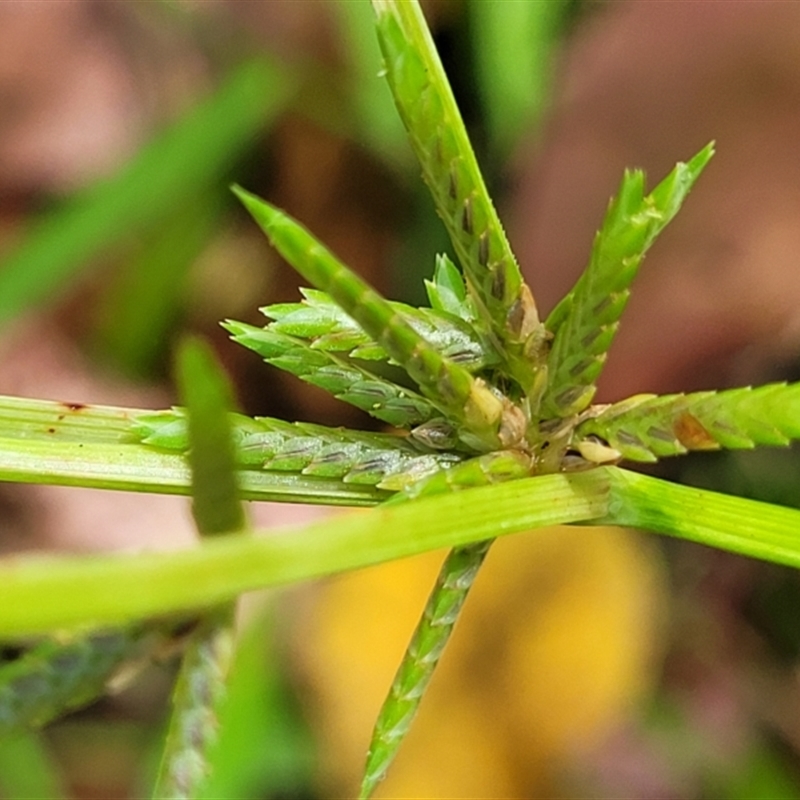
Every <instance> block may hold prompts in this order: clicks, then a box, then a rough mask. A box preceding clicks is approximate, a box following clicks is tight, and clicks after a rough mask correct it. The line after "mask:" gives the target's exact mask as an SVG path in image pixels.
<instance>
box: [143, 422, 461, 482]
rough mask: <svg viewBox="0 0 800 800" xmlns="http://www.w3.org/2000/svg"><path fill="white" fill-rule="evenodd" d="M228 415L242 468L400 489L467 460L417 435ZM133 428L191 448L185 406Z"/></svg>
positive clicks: (148, 440) (160, 442)
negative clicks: (434, 446)
mask: <svg viewBox="0 0 800 800" xmlns="http://www.w3.org/2000/svg"><path fill="white" fill-rule="evenodd" d="M230 419H231V430H232V434H233V440H234V443H235V458H236V463H237V465H238V466H239V467H240V468H255V469H260V470H267V471H274V472H294V473H298V474H302V475H316V476H319V477H326V478H338V479H341V480H343V481H344V482H345V483H356V484H364V485H368V486H378V487H379V488H383V489H387V490H390V491H399V490H402V489H404V488H405V487H406V486H408V485H410V484H412V483H416V482H417V481H420V480H422V479H423V478H426V477H427V476H429V475H432V474H433V473H435V472H438V471H439V470H441V469H444V468H447V467H450V466H452V465H453V464H456V463H459V462H460V461H461V460H462V459H463V456H461V455H459V454H457V453H452V452H443V451H435V450H431V449H430V448H428V447H426V446H425V445H424V444H422V443H421V442H420V441H418V440H417V439H416V438H415V437H414V436H410V437H409V436H393V435H390V434H386V433H372V432H362V431H352V430H348V429H346V428H328V427H325V426H324V425H314V424H312V423H309V422H285V421H284V420H279V419H273V418H271V417H256V418H254V419H252V418H250V417H244V416H242V415H240V414H231V415H230ZM132 428H133V431H134V433H135V434H136V436H137V437H139V438H140V440H141V441H142V442H143V443H144V444H148V445H151V446H153V447H160V448H164V449H168V450H174V451H177V452H179V453H185V452H186V451H187V450H188V448H189V439H188V433H187V427H186V416H185V413H184V411H183V410H181V409H173V410H172V411H157V412H152V413H141V414H138V415H137V416H135V417H134V418H133V420H132Z"/></svg>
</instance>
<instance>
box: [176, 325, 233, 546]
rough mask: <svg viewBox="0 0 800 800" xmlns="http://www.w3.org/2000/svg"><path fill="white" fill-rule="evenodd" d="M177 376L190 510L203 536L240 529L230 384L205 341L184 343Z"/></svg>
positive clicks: (180, 352) (195, 340)
mask: <svg viewBox="0 0 800 800" xmlns="http://www.w3.org/2000/svg"><path fill="white" fill-rule="evenodd" d="M177 379H178V381H177V382H178V387H179V391H180V395H181V397H182V398H183V399H184V402H185V404H186V410H187V420H188V427H189V453H188V458H189V465H190V467H191V470H192V498H193V503H192V514H193V516H194V520H195V523H196V525H197V529H198V531H199V532H200V534H201V535H202V536H212V535H215V534H221V533H231V532H233V531H241V530H244V528H245V514H244V509H243V507H242V502H241V500H240V499H239V487H238V486H237V483H236V457H235V454H234V446H233V438H232V434H231V424H230V417H229V411H230V409H231V406H232V405H233V396H232V394H231V389H230V385H229V383H228V381H227V379H226V377H225V375H224V374H223V373H222V371H221V369H220V367H219V366H217V363H216V361H215V359H214V356H213V355H212V353H211V351H210V349H209V348H208V346H207V345H206V344H205V343H203V342H201V341H200V340H199V339H189V340H187V341H186V342H184V343H183V345H182V346H181V348H180V351H179V354H178V364H177Z"/></svg>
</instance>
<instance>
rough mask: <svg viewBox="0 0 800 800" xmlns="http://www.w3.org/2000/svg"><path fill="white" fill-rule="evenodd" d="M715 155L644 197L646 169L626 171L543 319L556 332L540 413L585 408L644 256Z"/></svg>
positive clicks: (706, 154) (706, 152)
mask: <svg viewBox="0 0 800 800" xmlns="http://www.w3.org/2000/svg"><path fill="white" fill-rule="evenodd" d="M713 153H714V148H713V143H712V144H709V145H707V146H706V147H705V148H703V149H702V150H701V151H700V152H699V153H698V154H697V155H696V156H695V157H694V158H692V159H691V161H689V162H688V163H686V164H678V165H677V166H676V167H675V169H674V170H673V171H672V172H671V173H670V174H669V175H668V176H667V177H666V178H665V179H664V180H663V181H662V182H661V183H660V184H659V185H658V186H657V187H656V188H655V189H654V190H653V191H652V192H651V193H650V194H649V195H647V196H646V197H645V196H644V174H643V173H642V172H641V171H634V172H628V171H626V172H625V176H624V177H623V179H622V184H621V186H620V189H619V193H618V194H617V196H616V198H614V199H613V200H612V201H611V204H610V206H609V209H608V212H607V213H606V216H605V219H604V220H603V226H602V228H601V229H600V231H599V232H598V234H597V236H596V237H595V240H594V245H593V247H592V254H591V258H590V260H589V265H588V267H587V268H586V270H585V271H584V273H583V274H582V275H581V277H580V278H579V279H578V282H577V283H576V284H575V287H574V288H573V289H572V291H571V292H570V293H569V294H568V295H567V296H566V297H565V298H564V299H563V300H562V301H561V302H560V303H559V304H558V305H557V306H556V307H555V309H553V311H552V313H551V314H550V316H549V317H548V318H547V322H546V323H545V325H546V327H547V329H548V331H549V332H550V333H551V334H553V335H554V340H553V344H552V348H551V350H550V356H549V358H548V375H549V383H548V387H547V391H546V393H545V395H544V398H543V401H542V408H541V412H542V416H543V417H544V418H545V419H547V418H554V419H555V418H565V417H569V416H570V415H572V414H577V413H579V412H581V411H583V410H584V409H585V408H586V407H587V406H588V405H589V403H590V402H591V400H592V397H593V396H594V393H595V381H596V379H597V376H598V375H599V374H600V371H601V369H602V368H603V363H604V362H605V358H606V353H607V352H608V348H609V347H610V346H611V342H612V341H613V339H614V335H615V334H616V332H617V326H618V324H619V318H620V315H621V314H622V312H623V311H624V310H625V306H626V304H627V302H628V296H629V286H630V284H631V282H632V281H633V279H634V278H635V277H636V273H637V272H638V269H639V266H640V264H641V262H642V259H643V257H644V254H645V253H646V252H647V250H648V248H649V247H650V245H651V244H652V243H653V240H654V239H655V238H656V236H657V235H658V234H659V233H660V232H661V231H662V230H663V229H664V227H665V226H666V225H667V224H668V223H669V222H670V220H672V218H673V217H674V216H675V214H677V212H678V210H679V209H680V206H681V204H682V203H683V200H684V199H685V197H686V195H687V194H688V193H689V190H690V189H691V188H692V186H693V185H694V182H695V180H696V179H697V178H698V177H699V175H700V173H701V172H702V171H703V168H704V167H705V166H706V164H707V163H708V161H709V159H710V158H711V156H712V155H713Z"/></svg>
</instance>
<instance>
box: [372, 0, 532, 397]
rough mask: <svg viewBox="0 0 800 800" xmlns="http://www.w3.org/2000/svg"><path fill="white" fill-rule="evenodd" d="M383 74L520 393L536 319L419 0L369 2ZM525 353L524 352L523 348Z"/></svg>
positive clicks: (527, 378) (528, 372)
mask: <svg viewBox="0 0 800 800" xmlns="http://www.w3.org/2000/svg"><path fill="white" fill-rule="evenodd" d="M373 7H374V8H375V12H376V15H377V31H378V39H379V41H380V45H381V50H382V51H383V55H384V63H385V69H386V77H387V80H388V81H389V85H390V87H391V89H392V94H393V96H394V99H395V103H396V105H397V109H398V111H399V113H400V116H401V117H402V119H403V122H404V123H405V126H406V128H407V130H408V133H409V137H410V140H411V144H412V146H413V148H414V152H415V154H416V156H417V158H418V160H419V162H420V164H421V165H422V174H423V177H424V178H425V181H426V183H427V184H428V187H429V188H430V190H431V193H432V195H433V198H434V201H435V203H436V209H437V211H438V213H439V216H440V217H441V218H442V220H443V222H444V224H445V227H446V228H447V232H448V234H449V235H450V238H451V240H452V242H453V247H454V248H455V251H456V254H457V255H458V258H459V261H460V262H461V266H462V268H463V270H464V273H465V275H466V276H467V279H468V281H469V287H470V289H471V291H472V292H473V293H474V296H475V299H476V301H477V303H478V305H479V307H481V308H482V309H485V313H484V314H483V315H481V316H482V318H483V322H484V324H487V325H489V326H490V330H491V333H492V334H493V335H494V337H495V338H496V340H497V342H498V346H499V349H500V351H501V353H502V355H503V356H504V359H505V361H506V364H507V368H508V372H509V374H511V375H512V376H513V377H514V378H515V379H516V380H517V382H518V383H519V384H520V386H521V387H522V388H523V390H524V391H526V392H528V391H529V390H531V388H532V387H533V386H534V384H535V383H536V372H537V367H539V366H541V365H540V364H537V363H536V359H531V357H530V356H531V354H532V352H533V351H532V349H531V348H530V347H526V345H527V344H528V342H529V340H530V339H531V338H533V337H535V336H536V332H537V330H538V328H539V319H538V315H537V312H536V306H535V303H534V301H533V296H532V295H531V293H530V290H529V289H528V287H527V285H526V284H525V283H524V281H523V279H522V274H521V272H520V269H519V266H518V264H517V261H516V258H515V257H514V254H513V252H512V251H511V247H510V246H509V243H508V240H507V238H506V235H505V232H504V231H503V227H502V225H501V223H500V220H499V218H498V216H497V212H496V211H495V208H494V205H493V203H492V201H491V198H490V197H489V193H488V192H487V190H486V185H485V183H484V180H483V176H482V175H481V172H480V168H479V167H478V162H477V160H476V158H475V154H474V152H473V149H472V145H471V144H470V141H469V137H468V136H467V133H466V129H465V128H464V124H463V121H462V119H461V114H460V112H459V110H458V106H457V105H456V102H455V99H454V97H453V93H452V91H451V89H450V85H449V83H448V81H447V77H446V75H445V73H444V69H443V67H442V64H441V61H440V60H439V56H438V54H437V52H436V47H435V46H434V44H433V41H432V39H431V36H430V32H429V31H428V28H427V26H426V24H425V20H424V17H423V15H422V11H421V9H420V7H419V5H418V3H417V2H416V1H414V2H410V0H399V1H398V0H373ZM526 351H527V352H526Z"/></svg>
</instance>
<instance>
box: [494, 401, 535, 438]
mask: <svg viewBox="0 0 800 800" xmlns="http://www.w3.org/2000/svg"><path fill="white" fill-rule="evenodd" d="M527 429H528V419H527V417H526V416H525V414H524V412H523V411H522V409H521V408H519V406H515V405H514V404H513V403H510V402H507V403H506V404H505V408H504V409H503V414H502V416H501V417H500V428H499V430H498V432H497V436H498V438H499V439H500V443H501V444H502V445H503V447H517V446H518V445H521V444H523V443H524V442H525V432H526V431H527Z"/></svg>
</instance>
